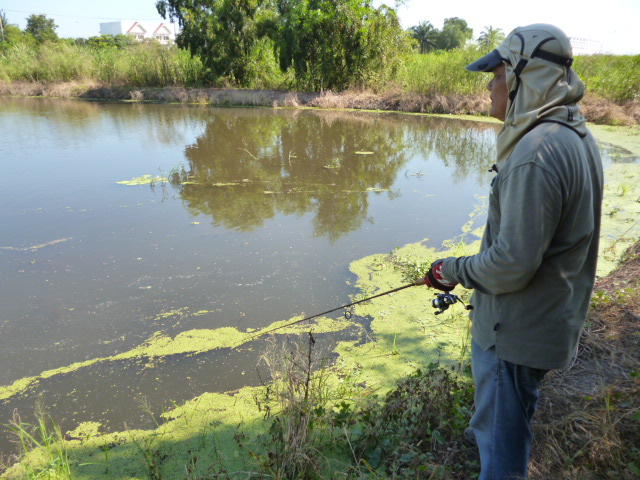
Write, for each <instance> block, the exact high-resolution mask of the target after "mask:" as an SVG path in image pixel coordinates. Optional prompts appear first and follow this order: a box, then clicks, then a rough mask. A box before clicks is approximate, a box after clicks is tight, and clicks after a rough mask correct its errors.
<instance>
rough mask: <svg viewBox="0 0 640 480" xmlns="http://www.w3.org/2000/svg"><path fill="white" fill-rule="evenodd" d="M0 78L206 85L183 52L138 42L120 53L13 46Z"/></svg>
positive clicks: (3, 57)
mask: <svg viewBox="0 0 640 480" xmlns="http://www.w3.org/2000/svg"><path fill="white" fill-rule="evenodd" d="M0 80H4V81H10V82H11V81H32V82H45V83H58V82H74V81H76V82H83V81H94V82H98V83H101V84H104V85H108V86H121V85H127V86H146V87H171V86H181V87H198V86H203V85H205V83H206V82H207V69H206V67H205V66H204V65H203V64H202V62H201V61H200V59H199V58H197V57H191V55H190V54H189V52H187V51H185V50H181V49H179V48H177V47H164V46H162V45H160V44H156V43H142V44H137V45H133V46H131V47H129V48H125V49H116V48H95V47H90V46H79V45H69V44H66V43H63V42H60V43H50V44H44V45H42V46H40V47H38V46H30V45H27V44H15V45H11V46H10V47H8V48H6V49H4V50H3V51H2V52H1V54H0Z"/></svg>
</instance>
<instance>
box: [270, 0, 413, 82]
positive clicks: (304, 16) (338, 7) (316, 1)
mask: <svg viewBox="0 0 640 480" xmlns="http://www.w3.org/2000/svg"><path fill="white" fill-rule="evenodd" d="M328 39H331V40H330V41H328ZM277 48H278V58H279V61H280V68H281V69H282V70H283V71H286V70H287V69H288V68H289V67H292V68H293V69H294V71H295V74H296V81H297V83H298V85H299V86H301V87H302V88H307V89H312V90H323V89H339V90H340V89H345V88H348V87H353V86H359V87H372V86H374V85H376V84H377V83H379V82H380V81H385V80H386V79H387V78H389V76H390V75H391V74H393V72H395V71H396V70H397V68H398V58H399V57H398V55H399V54H401V53H402V52H403V51H407V42H406V36H405V34H404V32H403V31H402V29H401V28H400V24H399V21H398V18H397V16H396V13H395V11H394V10H392V9H389V8H387V7H386V6H382V7H380V8H373V7H370V6H369V5H368V4H367V2H363V1H362V0H342V1H335V0H305V1H300V2H296V3H294V4H291V3H287V4H285V5H283V6H282V7H281V11H280V18H279V26H278V29H277Z"/></svg>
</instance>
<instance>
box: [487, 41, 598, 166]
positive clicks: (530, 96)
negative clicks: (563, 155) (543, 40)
mask: <svg viewBox="0 0 640 480" xmlns="http://www.w3.org/2000/svg"><path fill="white" fill-rule="evenodd" d="M540 46H542V45H541V44H539V45H538V47H540ZM498 50H499V52H500V54H501V55H502V58H503V59H505V60H506V62H505V63H506V65H505V67H506V68H505V74H506V80H507V86H508V88H509V102H508V104H507V114H506V118H505V122H504V125H503V127H502V130H501V131H500V133H498V138H497V153H498V158H497V160H498V161H497V165H498V167H501V166H502V165H503V164H504V162H506V161H507V159H508V158H509V156H510V155H511V153H512V152H513V149H514V148H515V146H516V145H517V143H518V142H519V141H520V139H521V138H522V137H523V136H524V135H525V134H526V133H527V132H529V131H530V130H531V129H532V128H533V127H534V126H536V125H537V124H539V123H543V122H554V123H560V124H563V125H565V126H567V127H568V128H571V129H572V130H574V131H575V132H576V133H577V134H578V135H580V136H585V135H586V123H585V119H584V117H583V115H582V113H581V112H580V109H579V107H578V105H577V102H578V101H579V100H580V99H581V98H582V97H583V95H584V84H583V83H582V80H580V78H579V77H578V75H577V74H576V73H575V71H574V70H573V69H572V68H571V66H570V64H571V61H570V59H567V61H566V62H564V63H562V62H559V61H558V59H557V58H555V59H554V58H549V56H548V55H545V52H544V51H542V50H539V49H538V48H536V49H535V50H534V52H536V51H537V53H534V54H532V55H531V56H525V55H524V54H523V53H517V52H514V51H513V50H512V49H509V48H503V46H500V47H498ZM544 57H546V58H544Z"/></svg>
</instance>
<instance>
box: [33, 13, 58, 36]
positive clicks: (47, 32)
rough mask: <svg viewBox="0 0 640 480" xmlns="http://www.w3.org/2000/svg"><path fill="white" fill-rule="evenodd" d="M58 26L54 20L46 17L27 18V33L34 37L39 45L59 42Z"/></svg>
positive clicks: (34, 15)
mask: <svg viewBox="0 0 640 480" xmlns="http://www.w3.org/2000/svg"><path fill="white" fill-rule="evenodd" d="M56 28H58V26H57V25H56V24H55V21H54V20H53V19H52V18H47V16H46V15H36V14H32V15H29V17H27V26H26V28H25V32H26V33H28V34H30V35H32V36H33V38H35V39H36V41H37V42H38V43H44V42H55V41H57V40H58V35H57V34H56Z"/></svg>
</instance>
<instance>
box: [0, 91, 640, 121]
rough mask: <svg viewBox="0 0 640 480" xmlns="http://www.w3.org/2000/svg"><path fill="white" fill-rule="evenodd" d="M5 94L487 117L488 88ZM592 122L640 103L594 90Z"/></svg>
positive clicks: (627, 117) (638, 108)
mask: <svg viewBox="0 0 640 480" xmlns="http://www.w3.org/2000/svg"><path fill="white" fill-rule="evenodd" d="M0 96H39V97H57V98H81V99H86V100H101V101H133V102H159V103H183V104H198V105H214V106H263V107H274V108H328V109H356V110H381V111H396V112H406V113H429V114H447V115H474V116H478V117H480V119H487V116H486V115H487V112H488V111H489V106H490V104H491V101H490V99H489V95H488V93H484V94H482V95H480V96H478V95H419V94H414V93H410V92H405V91H402V90H400V89H397V90H387V91H383V92H372V91H354V90H351V91H346V92H341V93H333V92H330V91H326V92H322V93H314V92H295V91H286V90H249V89H224V88H182V87H167V88H151V87H131V86H105V85H99V84H96V83H78V82H69V83H55V84H47V83H39V82H13V83H8V82H0ZM580 105H581V108H582V111H583V113H584V115H585V117H586V118H587V120H588V121H589V122H593V123H596V124H603V125H614V126H632V125H640V102H638V101H635V102H627V103H625V104H622V105H618V104H616V103H613V102H611V101H607V100H603V99H598V98H595V97H593V96H590V95H589V94H588V93H587V95H586V96H585V98H584V99H583V100H582V101H581V103H580Z"/></svg>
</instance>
